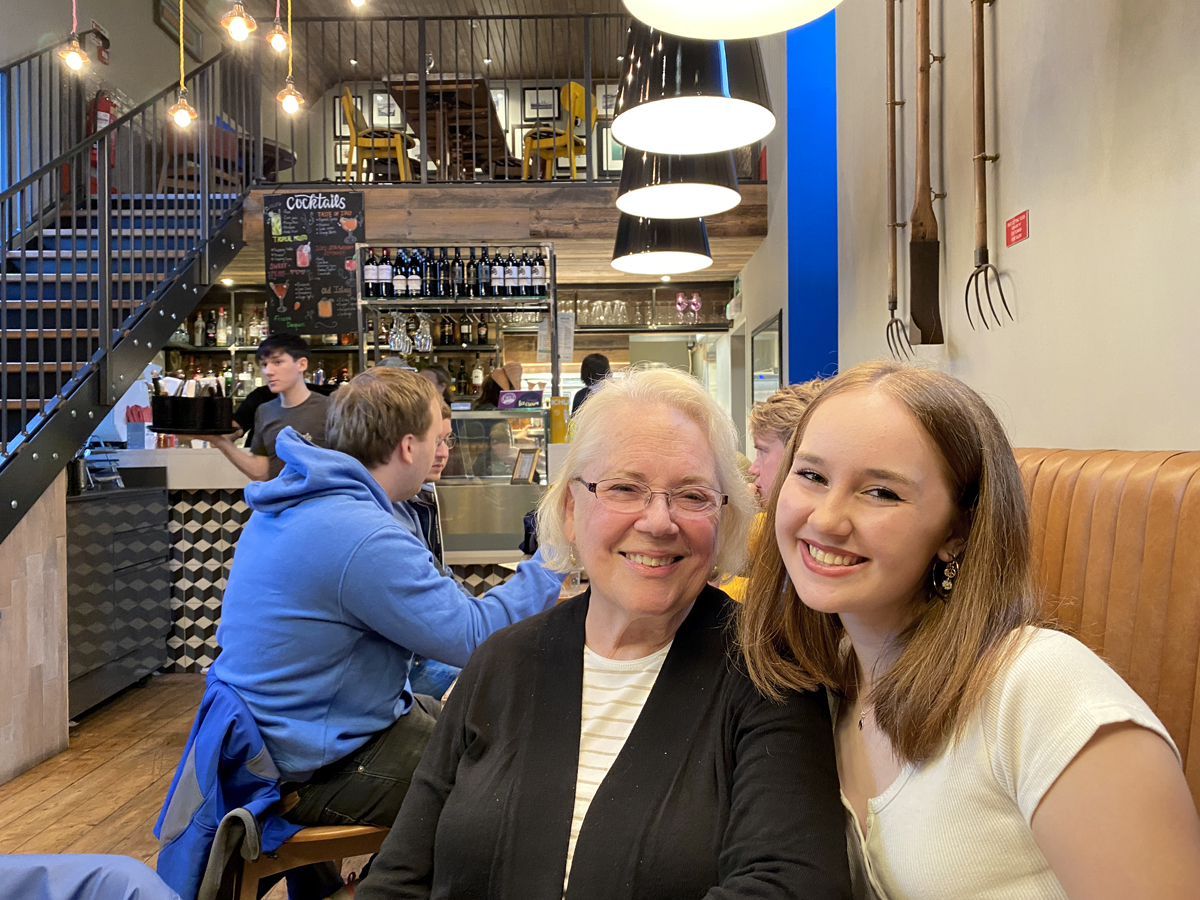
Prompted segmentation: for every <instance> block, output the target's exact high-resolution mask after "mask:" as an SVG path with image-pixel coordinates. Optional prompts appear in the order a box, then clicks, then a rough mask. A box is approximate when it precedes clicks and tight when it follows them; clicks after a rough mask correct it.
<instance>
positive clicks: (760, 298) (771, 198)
mask: <svg viewBox="0 0 1200 900" xmlns="http://www.w3.org/2000/svg"><path fill="white" fill-rule="evenodd" d="M761 45H762V53H763V66H764V67H765V69H766V72H767V84H768V86H769V88H770V91H771V106H772V107H773V109H774V112H775V130H774V131H772V132H771V133H770V134H769V135H768V136H767V138H766V140H765V141H764V143H765V144H766V148H767V236H766V237H765V238H764V239H763V242H762V244H760V245H759V247H758V250H756V251H755V253H754V255H753V256H751V257H750V261H749V262H747V263H746V266H745V268H743V269H742V272H741V286H742V317H744V319H745V324H746V353H747V360H748V359H749V344H750V334H751V333H752V332H753V331H754V329H755V328H757V327H758V326H759V325H761V324H762V323H763V322H765V321H766V320H767V319H769V318H771V317H772V316H774V315H775V313H777V312H779V310H783V358H784V360H785V363H784V365H785V366H786V360H787V358H788V315H789V313H788V308H787V298H788V220H787V213H788V204H787V189H788V170H787V127H788V126H787V36H786V35H784V34H775V35H771V36H770V37H764V38H762V39H761ZM756 164H757V161H756ZM739 321H740V319H739ZM785 374H787V373H786V372H785ZM737 387H738V386H737V385H734V386H733V388H734V389H737ZM740 387H741V389H742V391H743V393H744V396H745V401H744V403H745V407H744V408H745V409H747V410H748V409H749V408H750V403H751V398H750V379H749V377H747V378H745V379H744V383H743V384H742V385H741V386H740ZM747 440H748V439H747Z"/></svg>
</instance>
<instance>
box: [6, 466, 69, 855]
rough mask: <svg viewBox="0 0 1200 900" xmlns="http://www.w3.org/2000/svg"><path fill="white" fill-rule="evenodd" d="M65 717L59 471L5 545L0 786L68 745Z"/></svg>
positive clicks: (63, 482)
mask: <svg viewBox="0 0 1200 900" xmlns="http://www.w3.org/2000/svg"><path fill="white" fill-rule="evenodd" d="M5 502H8V501H7V500H5ZM67 722H68V718H67V478H66V473H65V472H60V473H59V476H58V478H56V479H55V480H54V483H53V484H52V485H50V487H48V488H46V491H45V492H44V493H43V494H42V496H41V497H40V498H39V499H38V501H37V503H35V504H34V505H33V506H32V507H31V508H30V510H29V512H27V513H26V514H25V516H24V518H22V519H21V521H20V523H19V524H18V525H17V527H16V528H15V529H14V530H13V532H12V533H11V534H10V535H9V536H8V537H7V538H6V539H5V540H4V543H3V544H0V784H3V783H4V782H6V781H9V780H10V779H12V778H13V777H15V776H16V775H19V774H20V773H21V772H24V771H25V770H26V769H28V768H30V767H31V766H34V765H37V764H38V763H39V762H41V761H42V760H44V759H46V758H47V757H50V756H53V755H54V754H55V753H58V752H60V751H62V750H65V749H66V747H67ZM0 852H2V851H0Z"/></svg>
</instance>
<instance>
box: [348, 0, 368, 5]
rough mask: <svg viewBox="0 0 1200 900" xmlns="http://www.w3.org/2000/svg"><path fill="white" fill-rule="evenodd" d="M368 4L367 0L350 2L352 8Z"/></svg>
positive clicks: (352, 0) (351, 0)
mask: <svg viewBox="0 0 1200 900" xmlns="http://www.w3.org/2000/svg"><path fill="white" fill-rule="evenodd" d="M366 3H367V0H350V5H351V6H365V5H366Z"/></svg>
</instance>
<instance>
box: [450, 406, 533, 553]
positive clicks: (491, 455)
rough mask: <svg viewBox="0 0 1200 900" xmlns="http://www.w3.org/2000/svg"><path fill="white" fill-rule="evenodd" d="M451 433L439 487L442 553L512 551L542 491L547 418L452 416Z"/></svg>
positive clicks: (501, 413)
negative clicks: (443, 549)
mask: <svg viewBox="0 0 1200 900" xmlns="http://www.w3.org/2000/svg"><path fill="white" fill-rule="evenodd" d="M451 429H452V430H451V434H453V435H454V437H455V444H454V446H453V447H451V448H450V458H449V460H447V462H446V468H445V469H444V471H443V473H442V478H441V480H440V481H439V482H438V486H437V493H438V506H439V509H440V514H441V522H442V540H443V543H444V546H445V549H446V551H447V552H448V553H454V552H458V551H476V552H495V551H515V550H516V549H517V547H518V545H519V544H520V543H521V541H522V539H523V538H524V535H525V526H524V519H525V514H526V513H528V512H530V511H532V510H533V509H534V508H535V507H536V506H537V503H538V500H539V499H540V498H541V495H542V492H543V491H544V490H545V489H546V487H545V486H546V438H547V435H548V434H549V413H548V412H547V411H545V410H542V409H496V410H478V411H473V412H455V414H454V418H453V419H452V420H451ZM530 458H532V461H533V467H532V469H529V468H528V465H529V460H530ZM522 462H523V463H524V465H523V466H522ZM518 470H519V471H518ZM514 472H517V473H518V478H517V480H516V483H514V477H513V475H514Z"/></svg>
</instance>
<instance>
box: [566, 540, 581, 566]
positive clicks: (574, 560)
mask: <svg viewBox="0 0 1200 900" xmlns="http://www.w3.org/2000/svg"><path fill="white" fill-rule="evenodd" d="M567 565H569V566H570V567H571V568H572V569H577V568H579V557H578V556H577V555H576V554H575V545H574V544H572V545H571V552H570V554H569V555H568V556H567Z"/></svg>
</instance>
